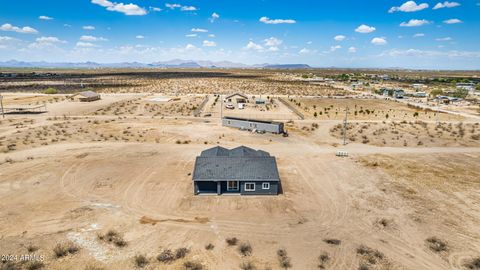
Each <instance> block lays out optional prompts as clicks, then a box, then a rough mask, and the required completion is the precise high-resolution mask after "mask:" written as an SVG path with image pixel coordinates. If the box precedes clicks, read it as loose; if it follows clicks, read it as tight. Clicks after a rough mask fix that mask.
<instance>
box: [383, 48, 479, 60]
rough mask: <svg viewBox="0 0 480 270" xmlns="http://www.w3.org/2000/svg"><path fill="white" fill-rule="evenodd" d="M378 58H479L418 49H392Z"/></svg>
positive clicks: (475, 55) (453, 52)
mask: <svg viewBox="0 0 480 270" xmlns="http://www.w3.org/2000/svg"><path fill="white" fill-rule="evenodd" d="M380 56H391V57H405V56H411V57H422V58H431V57H449V58H480V52H469V51H448V52H443V51H423V50H418V49H408V50H398V49H393V50H389V51H386V52H383V53H382V54H381V55H380Z"/></svg>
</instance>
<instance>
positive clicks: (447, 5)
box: [433, 1, 478, 9]
mask: <svg viewBox="0 0 480 270" xmlns="http://www.w3.org/2000/svg"><path fill="white" fill-rule="evenodd" d="M477 5H478V4H477ZM458 6H460V3H457V2H448V1H445V2H443V3H437V4H436V5H435V6H434V7H433V9H440V8H454V7H458Z"/></svg>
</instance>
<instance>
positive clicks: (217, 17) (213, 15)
mask: <svg viewBox="0 0 480 270" xmlns="http://www.w3.org/2000/svg"><path fill="white" fill-rule="evenodd" d="M219 18H220V15H218V13H216V12H213V13H212V15H211V16H210V19H209V20H210V22H212V23H213V22H214V21H216V20H218V19H219Z"/></svg>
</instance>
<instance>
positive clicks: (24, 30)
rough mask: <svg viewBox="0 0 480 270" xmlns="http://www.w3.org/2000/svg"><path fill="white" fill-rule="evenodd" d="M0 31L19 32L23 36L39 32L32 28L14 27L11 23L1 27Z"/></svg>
mask: <svg viewBox="0 0 480 270" xmlns="http://www.w3.org/2000/svg"><path fill="white" fill-rule="evenodd" d="M0 30H2V31H12V32H17V33H22V34H37V33H38V31H37V30H36V29H34V28H32V27H30V26H24V27H18V26H13V25H11V24H9V23H5V24H3V25H2V26H0Z"/></svg>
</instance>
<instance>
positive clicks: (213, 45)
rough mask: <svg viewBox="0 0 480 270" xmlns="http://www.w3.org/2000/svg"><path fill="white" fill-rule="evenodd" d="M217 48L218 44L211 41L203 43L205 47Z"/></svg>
mask: <svg viewBox="0 0 480 270" xmlns="http://www.w3.org/2000/svg"><path fill="white" fill-rule="evenodd" d="M215 46H217V43H215V41H210V40H204V41H203V47H215Z"/></svg>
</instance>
